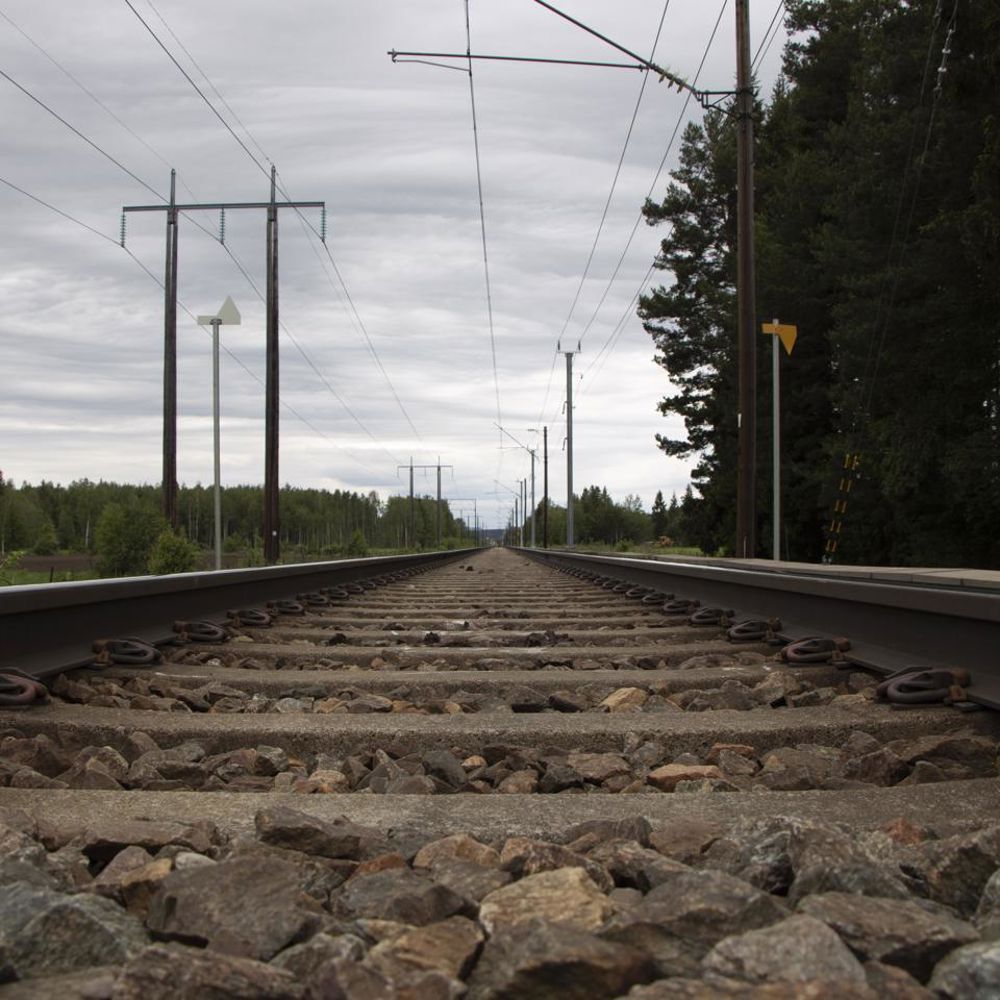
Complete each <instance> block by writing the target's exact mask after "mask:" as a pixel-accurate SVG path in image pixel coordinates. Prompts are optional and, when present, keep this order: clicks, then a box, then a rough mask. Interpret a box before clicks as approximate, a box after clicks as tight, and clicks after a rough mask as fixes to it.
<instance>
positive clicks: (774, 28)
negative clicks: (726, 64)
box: [750, 0, 785, 73]
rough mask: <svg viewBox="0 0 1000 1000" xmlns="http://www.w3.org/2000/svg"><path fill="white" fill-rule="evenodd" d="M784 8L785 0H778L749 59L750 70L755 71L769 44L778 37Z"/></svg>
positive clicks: (767, 50) (768, 48)
mask: <svg viewBox="0 0 1000 1000" xmlns="http://www.w3.org/2000/svg"><path fill="white" fill-rule="evenodd" d="M784 9H785V0H778V6H777V7H776V8H775V10H774V14H773V15H772V17H771V23H770V24H768V26H767V28H766V29H765V31H764V37H763V38H761V40H760V45H758V46H757V51H756V52H755V53H754V57H753V59H752V60H751V61H750V72H751V73H753V72H755V71H756V69H757V67H758V65H759V64H760V62H761V60H763V59H764V57H765V56H766V55H767V53H768V52H769V51H770V49H771V46H772V45H773V44H774V40H775V38H777V37H778V32H779V31H781V27H782V24H781V21H780V20H779V18H780V17H781V14H782V12H783V11H784Z"/></svg>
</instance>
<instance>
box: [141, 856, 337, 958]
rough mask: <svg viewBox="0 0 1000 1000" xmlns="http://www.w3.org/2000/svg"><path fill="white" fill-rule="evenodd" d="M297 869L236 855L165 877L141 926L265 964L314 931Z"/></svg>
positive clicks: (276, 860)
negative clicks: (144, 923) (210, 864)
mask: <svg viewBox="0 0 1000 1000" xmlns="http://www.w3.org/2000/svg"><path fill="white" fill-rule="evenodd" d="M302 882H303V875H302V872H301V869H300V868H299V867H297V866H296V865H294V864H292V863H291V862H289V861H284V860H282V859H280V858H271V859H268V860H267V861H266V863H261V860H260V859H259V858H255V857H253V856H250V857H237V858H232V859H229V860H227V861H222V862H220V863H219V864H217V865H212V866H210V867H206V868H195V869H188V870H186V871H175V872H172V873H171V874H170V875H168V876H167V877H166V878H165V879H164V881H163V884H162V885H161V886H160V889H159V891H158V892H157V893H156V895H155V896H154V897H153V899H152V901H151V902H150V904H149V916H148V917H147V918H146V924H147V926H148V927H149V928H150V930H152V931H153V932H154V933H156V934H158V935H159V936H161V937H164V938H169V939H173V940H177V941H183V942H188V943H193V944H199V945H203V946H207V947H208V948H211V949H213V950H214V951H221V952H225V953H226V954H229V955H237V956H241V957H244V958H255V959H262V960H264V961H267V960H268V959H270V958H272V957H273V956H274V955H275V954H277V952H279V951H280V950H281V949H282V948H284V947H286V946H287V945H289V944H292V943H294V942H296V941H300V940H302V938H304V937H306V936H307V935H308V933H310V932H311V931H313V930H315V929H316V926H317V922H318V918H317V912H316V911H317V910H318V906H313V907H310V908H307V905H306V900H307V899H308V897H307V896H305V894H304V893H303V885H302Z"/></svg>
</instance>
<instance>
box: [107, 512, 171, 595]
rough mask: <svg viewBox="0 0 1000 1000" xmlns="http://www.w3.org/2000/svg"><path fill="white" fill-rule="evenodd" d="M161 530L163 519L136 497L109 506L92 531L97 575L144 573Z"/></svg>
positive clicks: (115, 575) (163, 525)
mask: <svg viewBox="0 0 1000 1000" xmlns="http://www.w3.org/2000/svg"><path fill="white" fill-rule="evenodd" d="M164 528H165V524H164V521H163V518H162V517H160V515H159V514H157V513H156V512H155V511H154V510H152V509H151V508H150V507H149V506H148V505H146V504H144V503H143V502H142V500H141V499H139V498H137V497H134V496H133V497H132V498H130V499H128V500H126V501H124V502H123V503H111V504H108V505H107V506H106V507H105V508H104V510H103V511H102V512H101V516H100V519H99V520H98V522H97V528H96V530H95V532H94V534H95V542H96V546H97V569H98V572H99V573H100V574H101V576H104V577H109V576H110V577H119V576H140V575H142V574H144V573H145V572H146V571H147V567H148V564H149V556H150V550H151V549H152V547H153V543H154V542H155V541H156V539H157V537H158V536H159V535H160V533H161V532H162V531H163V530H164Z"/></svg>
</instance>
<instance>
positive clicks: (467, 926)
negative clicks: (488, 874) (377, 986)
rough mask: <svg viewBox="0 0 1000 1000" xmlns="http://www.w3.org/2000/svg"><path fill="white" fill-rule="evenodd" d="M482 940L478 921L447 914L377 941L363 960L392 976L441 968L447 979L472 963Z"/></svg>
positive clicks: (396, 978)
mask: <svg viewBox="0 0 1000 1000" xmlns="http://www.w3.org/2000/svg"><path fill="white" fill-rule="evenodd" d="M484 940H485V935H484V934H483V932H482V929H481V928H480V927H479V925H478V924H476V923H474V922H473V921H471V920H469V919H468V918H467V917H449V918H448V919H447V920H442V921H440V922H439V923H436V924H428V925H427V926H426V927H413V928H409V929H407V930H405V931H404V932H403V933H402V934H400V935H398V936H397V937H392V938H390V939H388V940H386V941H380V942H379V943H378V944H377V945H375V947H374V948H372V950H371V951H370V952H369V953H368V958H367V959H366V962H367V964H368V965H370V966H371V967H372V968H375V969H378V970H379V971H380V972H382V973H384V974H385V975H387V976H388V977H389V978H390V979H392V980H399V979H403V978H405V977H406V976H408V975H412V974H413V973H414V972H441V973H443V974H444V975H446V976H448V977H449V978H451V979H461V978H463V977H464V976H465V975H466V974H467V973H468V971H469V969H470V968H471V967H472V963H473V962H474V961H475V959H476V956H477V955H478V953H479V948H480V946H481V945H482V943H483V941H484Z"/></svg>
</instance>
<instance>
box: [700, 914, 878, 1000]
mask: <svg viewBox="0 0 1000 1000" xmlns="http://www.w3.org/2000/svg"><path fill="white" fill-rule="evenodd" d="M702 967H703V968H704V970H705V971H706V972H710V973H717V974H719V975H721V976H729V977H732V978H734V979H742V980H745V981H746V982H749V983H759V982H765V981H774V980H779V981H786V982H798V981H802V980H809V979H824V980H830V981H831V982H845V983H849V984H851V985H853V986H857V987H863V986H866V985H867V984H866V980H865V972H864V969H862V967H861V964H860V963H859V962H858V960H857V959H856V958H855V957H854V956H853V955H852V954H851V952H850V951H849V950H848V948H847V946H846V945H845V944H844V943H843V942H842V941H841V940H840V938H839V937H838V936H837V935H836V933H835V932H834V931H832V930H830V928H829V927H827V925H826V924H824V923H823V922H822V921H819V920H816V919H814V918H813V917H808V916H792V917H788V918H787V919H786V920H782V921H780V922H779V923H776V924H772V925H771V926H770V927H765V928H763V929H761V930H752V931H748V932H746V933H745V934H738V935H736V936H734V937H728V938H724V939H723V940H722V941H720V942H719V943H718V944H717V945H716V946H715V947H714V948H713V949H712V950H711V951H710V952H709V953H708V954H707V955H706V956H705V958H704V961H703V962H702Z"/></svg>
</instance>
